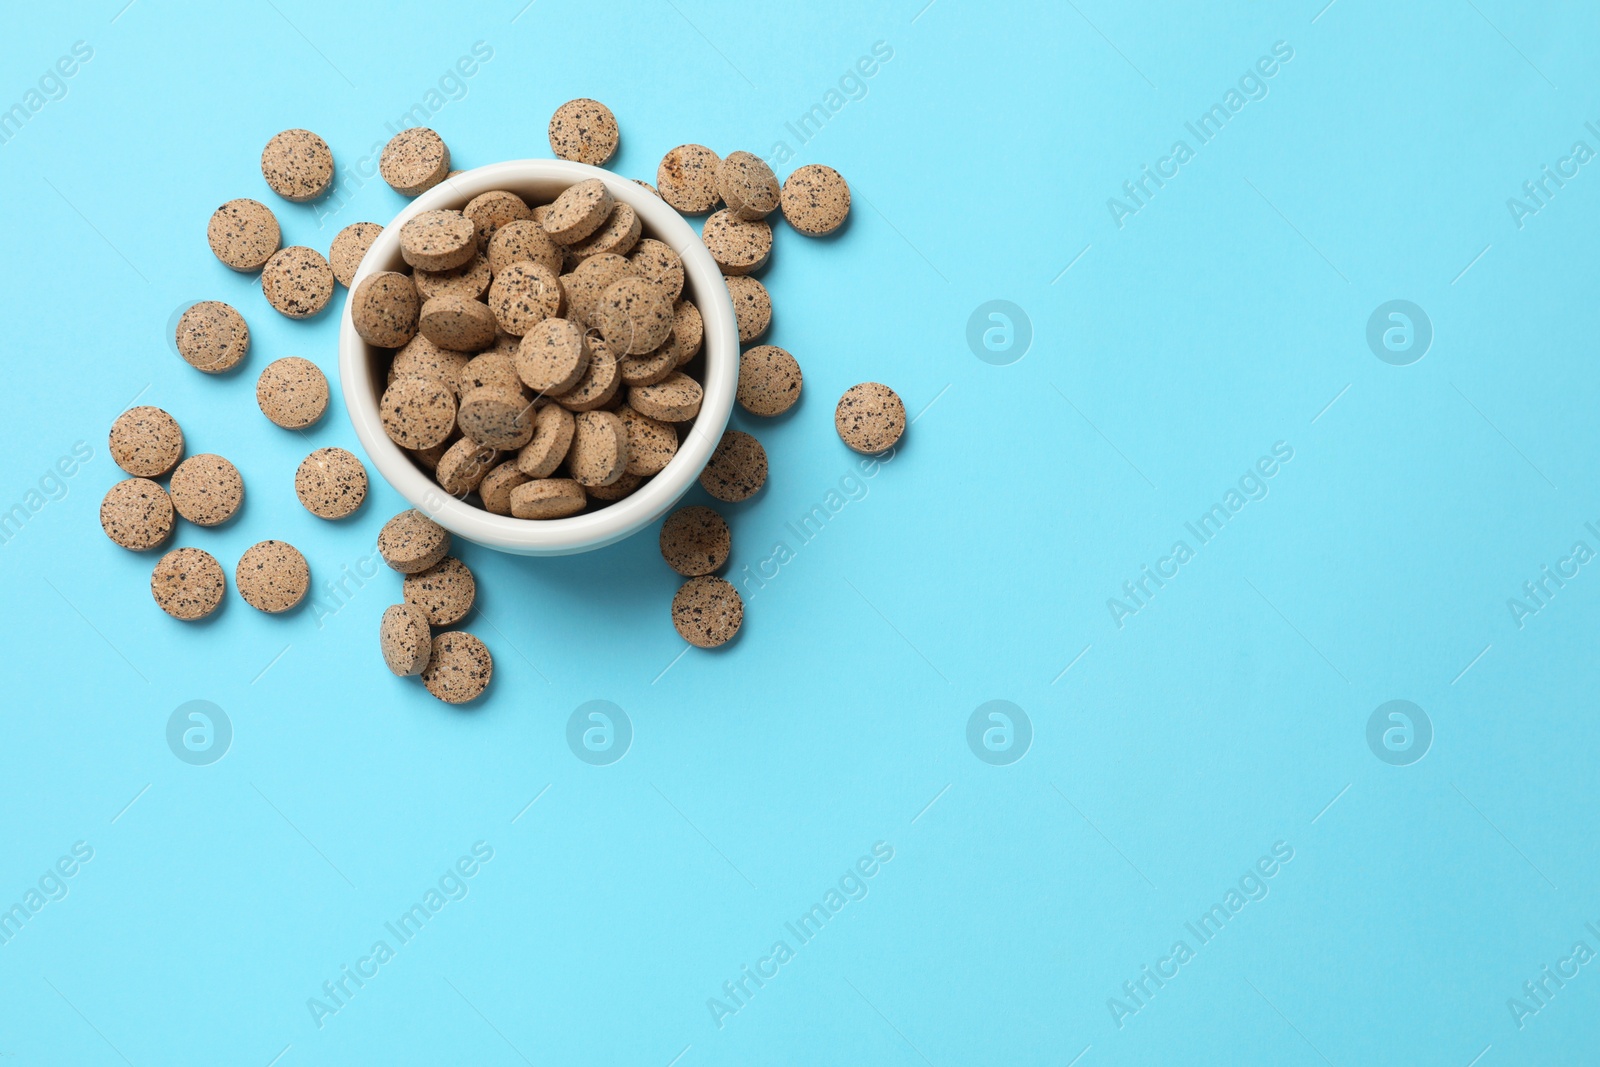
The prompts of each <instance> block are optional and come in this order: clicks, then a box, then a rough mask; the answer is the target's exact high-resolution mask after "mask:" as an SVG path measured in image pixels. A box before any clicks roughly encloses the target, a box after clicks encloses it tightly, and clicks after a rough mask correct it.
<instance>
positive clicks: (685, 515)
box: [661, 505, 733, 578]
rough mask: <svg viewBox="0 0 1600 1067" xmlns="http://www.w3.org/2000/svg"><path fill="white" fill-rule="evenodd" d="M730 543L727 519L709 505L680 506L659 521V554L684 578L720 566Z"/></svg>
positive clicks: (705, 572) (717, 568)
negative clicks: (704, 506) (663, 520)
mask: <svg viewBox="0 0 1600 1067" xmlns="http://www.w3.org/2000/svg"><path fill="white" fill-rule="evenodd" d="M732 547H733V535H732V534H730V533H729V532H728V524H727V522H726V521H725V520H724V519H723V518H722V516H721V515H718V514H717V513H716V512H715V511H712V510H711V509H710V508H703V507H700V506H699V505H694V506H692V507H687V508H679V509H678V510H677V511H674V512H673V513H672V514H671V515H668V516H667V521H666V522H664V523H662V524H661V558H662V559H664V560H666V561H667V566H669V567H671V568H672V569H673V570H675V571H677V572H678V573H679V574H681V575H683V576H684V577H685V578H698V577H700V576H701V575H703V574H714V573H715V572H717V571H719V570H721V569H722V565H723V564H724V563H726V562H728V552H729V551H730V550H731V549H732Z"/></svg>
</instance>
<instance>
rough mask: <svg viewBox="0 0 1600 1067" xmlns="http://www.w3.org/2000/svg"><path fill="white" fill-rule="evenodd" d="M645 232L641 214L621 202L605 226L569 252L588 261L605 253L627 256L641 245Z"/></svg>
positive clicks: (575, 244)
mask: <svg viewBox="0 0 1600 1067" xmlns="http://www.w3.org/2000/svg"><path fill="white" fill-rule="evenodd" d="M643 230H644V227H643V225H642V224H641V223H640V222H639V213H638V212H637V211H634V210H633V208H632V207H630V206H629V205H627V204H624V203H623V202H622V201H620V200H619V201H617V203H616V206H615V207H613V208H612V209H611V216H610V217H609V218H607V219H606V221H605V224H604V225H603V226H601V227H600V228H599V229H598V230H596V231H594V232H593V233H591V234H590V235H589V236H587V237H585V238H584V239H583V240H581V241H577V242H575V243H573V244H571V245H568V246H567V251H568V252H571V253H572V255H573V256H574V257H575V258H577V259H588V258H589V257H590V256H597V255H600V254H601V253H603V252H609V253H610V254H612V255H616V256H625V255H627V254H628V253H629V252H632V251H633V246H634V245H636V244H638V243H639V235H640V234H641V233H642V232H643Z"/></svg>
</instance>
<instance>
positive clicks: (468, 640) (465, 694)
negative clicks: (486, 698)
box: [422, 630, 494, 704]
mask: <svg viewBox="0 0 1600 1067" xmlns="http://www.w3.org/2000/svg"><path fill="white" fill-rule="evenodd" d="M493 676H494V657H492V656H490V655H489V649H488V648H487V647H486V646H485V645H484V643H483V642H482V641H480V640H478V639H477V638H476V637H474V636H472V635H471V634H469V633H463V632H461V631H459V630H452V631H450V632H448V633H442V634H439V635H438V636H437V637H435V638H434V639H433V649H432V651H431V652H430V653H429V655H428V665H427V666H426V667H424V668H423V670H422V684H423V685H424V686H425V687H426V688H427V690H428V692H430V693H432V694H433V695H434V696H436V697H438V698H439V699H440V700H442V701H444V702H445V703H446V704H465V703H467V702H469V701H472V700H476V699H477V698H478V697H480V696H482V695H483V691H484V690H485V689H488V688H489V680H490V679H491V678H492V677H493Z"/></svg>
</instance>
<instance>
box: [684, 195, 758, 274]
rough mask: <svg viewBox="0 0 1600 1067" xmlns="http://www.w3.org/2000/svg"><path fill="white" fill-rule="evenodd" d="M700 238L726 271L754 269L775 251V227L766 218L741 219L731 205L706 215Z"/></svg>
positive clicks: (735, 271)
mask: <svg viewBox="0 0 1600 1067" xmlns="http://www.w3.org/2000/svg"><path fill="white" fill-rule="evenodd" d="M700 240H701V243H703V244H704V245H705V246H706V248H707V249H708V250H709V251H710V252H711V258H712V259H714V260H716V261H717V266H719V267H721V268H722V273H723V274H731V275H740V274H751V273H754V272H755V271H758V270H760V269H761V268H762V267H764V266H766V265H767V258H768V257H769V256H771V255H772V227H771V226H768V225H767V223H766V220H765V219H741V218H740V217H739V216H737V215H735V214H734V213H733V212H731V211H728V210H727V209H723V210H722V211H718V212H716V213H715V214H713V215H712V216H711V217H710V218H708V219H706V224H705V227H704V229H703V230H702V231H701V234H700Z"/></svg>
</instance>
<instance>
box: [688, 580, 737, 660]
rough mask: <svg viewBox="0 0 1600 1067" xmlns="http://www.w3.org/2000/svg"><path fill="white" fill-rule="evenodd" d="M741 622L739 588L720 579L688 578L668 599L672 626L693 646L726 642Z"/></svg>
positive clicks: (731, 638)
mask: <svg viewBox="0 0 1600 1067" xmlns="http://www.w3.org/2000/svg"><path fill="white" fill-rule="evenodd" d="M743 623H744V601H743V600H741V599H739V591H738V590H737V589H735V588H734V587H733V586H731V585H729V584H728V583H727V582H726V581H724V580H723V579H721V578H717V577H714V576H712V575H702V576H701V577H699V578H690V579H689V580H688V581H687V582H684V583H683V588H681V589H679V590H678V593H677V595H676V596H674V597H673V598H672V625H673V628H674V629H676V630H677V631H678V634H679V636H681V637H682V638H683V639H684V640H685V641H687V642H689V643H690V644H691V645H694V646H695V647H696V648H716V647H717V646H718V645H725V644H727V643H728V642H729V641H732V640H733V638H734V635H735V634H737V633H738V632H739V627H740V626H741V625H742V624H743Z"/></svg>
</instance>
